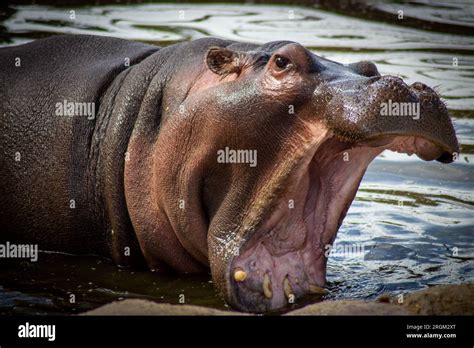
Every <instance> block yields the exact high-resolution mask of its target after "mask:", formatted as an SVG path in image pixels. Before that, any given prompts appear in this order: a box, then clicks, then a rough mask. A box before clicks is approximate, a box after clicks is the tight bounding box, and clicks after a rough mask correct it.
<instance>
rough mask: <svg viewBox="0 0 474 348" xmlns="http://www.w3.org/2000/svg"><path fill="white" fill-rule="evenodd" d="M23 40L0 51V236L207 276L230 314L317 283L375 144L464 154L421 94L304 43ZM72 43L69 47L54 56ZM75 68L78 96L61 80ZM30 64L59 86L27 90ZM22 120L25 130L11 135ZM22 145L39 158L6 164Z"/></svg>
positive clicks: (426, 154)
mask: <svg viewBox="0 0 474 348" xmlns="http://www.w3.org/2000/svg"><path fill="white" fill-rule="evenodd" d="M91 42H92V43H96V42H98V44H97V45H96V47H95V48H92V49H91V48H89V47H91V46H93V45H91ZM30 45H34V46H31V47H29V46H28V45H24V46H18V47H16V48H15V47H13V48H8V49H1V50H0V60H1V63H2V69H3V70H2V73H1V74H2V83H3V84H4V85H2V92H1V93H2V95H1V100H2V102H1V103H2V104H1V110H0V111H1V115H2V119H1V126H2V127H3V128H2V132H4V133H3V137H2V142H1V150H2V154H3V153H4V154H6V155H7V156H5V158H2V163H1V169H0V174H1V178H0V179H2V185H1V192H0V193H1V196H2V197H5V200H3V201H2V213H1V215H0V222H1V226H2V240H18V241H28V242H37V243H39V247H40V249H43V250H61V251H68V252H75V253H79V252H89V253H92V252H95V253H101V254H105V255H109V256H111V257H112V258H113V259H114V260H115V261H116V262H118V263H121V264H139V263H140V262H142V263H143V262H144V263H146V265H147V266H148V267H149V268H150V269H152V270H154V271H164V270H168V269H173V270H176V271H179V272H206V271H207V270H208V269H209V268H210V270H211V272H212V277H213V280H214V282H215V284H216V286H217V287H218V288H219V290H220V291H221V292H222V293H223V295H224V297H225V299H226V301H227V302H228V303H229V304H230V305H232V306H233V307H235V308H237V309H240V310H244V311H251V312H265V311H270V310H275V309H280V308H282V307H285V306H286V305H287V303H288V300H289V299H290V298H293V299H294V301H296V302H297V301H298V299H300V298H302V297H303V296H305V295H307V294H309V293H312V292H319V291H320V289H321V288H322V287H324V285H325V273H326V262H327V258H326V257H325V255H324V251H325V250H326V249H325V247H326V246H327V245H330V244H332V243H333V241H334V239H335V238H336V232H337V230H338V228H339V226H340V225H341V223H342V220H343V218H344V216H345V214H346V212H347V209H348V208H349V206H350V204H351V202H352V200H353V198H354V196H355V194H356V192H357V188H358V186H359V183H360V180H361V179H362V177H363V175H364V172H365V170H366V168H367V166H368V165H369V163H370V162H371V161H372V160H373V159H374V158H375V157H376V156H377V155H378V154H380V153H381V152H382V151H383V150H385V149H389V150H393V151H399V152H405V153H408V154H413V153H415V154H417V155H418V156H419V157H420V158H422V159H424V160H439V161H441V162H445V163H449V162H451V161H452V160H453V156H455V154H456V153H457V152H458V144H457V140H456V136H455V132H454V129H453V126H452V123H451V120H450V118H449V115H448V112H447V110H446V107H445V105H444V104H443V102H442V101H441V100H440V99H439V97H438V95H437V94H436V92H434V91H433V90H432V89H431V88H429V87H427V86H425V85H423V84H422V83H415V84H413V85H411V86H408V85H406V84H405V83H404V82H403V81H402V80H401V79H399V78H397V77H393V76H380V74H379V73H378V71H377V68H376V67H375V65H374V64H372V63H370V62H360V63H355V64H351V65H347V66H345V65H341V64H339V63H336V62H332V61H329V60H326V59H324V58H322V57H319V56H317V55H315V54H313V53H311V52H309V51H308V50H307V49H305V48H304V47H302V46H301V45H299V44H297V43H292V42H283V41H278V42H271V43H267V44H265V45H262V46H257V45H251V44H241V43H236V42H230V41H224V40H219V39H213V38H207V39H200V40H196V41H193V42H190V43H183V44H178V45H174V46H170V47H167V48H162V49H158V48H157V47H154V46H147V45H141V44H138V43H130V42H127V41H124V40H117V39H110V38H96V37H88V36H65V37H62V38H54V39H47V40H39V41H37V42H36V43H33V44H30ZM71 45H72V46H73V47H74V46H75V47H76V48H77V52H79V53H78V54H77V55H75V56H67V54H65V53H64V48H63V49H61V47H63V46H68V47H69V48H68V49H69V50H70V46H71ZM104 46H105V48H101V47H104ZM107 47H109V48H107ZM117 47H118V48H117ZM52 48H53V49H52ZM114 49H115V50H114ZM34 50H37V51H39V52H41V50H44V51H45V52H47V53H45V56H47V58H48V59H49V60H48V62H49V65H48V66H47V67H44V68H43V70H42V71H38V68H37V67H35V66H34V65H33V66H29V67H26V68H24V70H23V71H21V72H19V71H8V72H7V71H5V66H7V65H8V64H10V65H11V64H12V59H13V57H15V56H17V55H21V54H23V53H24V54H26V52H27V51H34ZM117 51H127V53H124V54H120V53H118V52H117ZM61 52H62V53H61ZM85 54H88V55H89V56H91V57H92V58H91V59H89V60H91V61H92V62H89V64H88V65H84V64H81V60H82V59H84V57H83V56H82V55H85ZM54 55H62V57H61V59H59V60H58V59H56V60H55V59H51V58H53V57H51V56H54ZM39 56H41V55H39ZM68 57H69V58H68ZM124 57H132V59H131V60H132V63H131V66H130V67H128V66H122V65H120V64H119V63H118V62H121V61H122V60H123V58H124ZM35 59H39V60H43V59H45V58H44V57H43V58H35ZM65 60H66V61H65ZM66 63H67V64H66ZM92 63H93V64H92ZM55 64H57V65H55ZM74 69H76V71H77V70H79V72H80V76H82V78H83V79H84V82H83V85H84V86H86V87H87V88H86V89H85V90H86V91H87V93H86V92H84V91H83V93H82V94H80V93H78V92H77V88H78V87H77V86H78V85H80V81H79V83H78V82H77V81H70V80H68V79H65V78H64V76H68V74H70V73H71V71H74ZM58 70H60V71H58ZM19 74H20V75H19ZM21 74H25V75H21ZM26 74H28V76H31V75H33V76H34V77H35V78H36V79H37V80H40V81H51V80H52V81H55V82H56V83H55V84H51V83H50V82H44V83H43V82H38V84H40V85H41V90H42V91H40V89H39V88H35V85H34V83H35V82H34V81H33V82H30V83H33V86H32V87H30V88H29V89H28V87H27V86H26V85H25V84H26V82H25V76H26ZM47 76H49V79H48V77H47ZM91 81H92V82H91ZM7 85H8V86H10V87H9V88H8V90H7V89H6V86H7ZM73 86H75V87H73ZM45 90H46V93H45ZM25 91H27V92H25ZM22 93H28V98H25V95H24V94H22ZM40 95H43V96H40ZM84 95H86V96H84ZM74 98H75V99H74ZM78 98H79V99H80V98H82V99H80V100H87V101H95V102H97V104H98V105H99V106H98V111H97V115H98V116H97V117H96V119H95V120H94V121H90V120H89V121H87V120H86V119H84V118H81V117H72V118H67V119H64V118H59V119H58V118H56V119H54V120H52V119H51V118H52V116H51V115H52V113H53V110H54V109H53V107H54V106H53V105H54V103H55V102H57V101H58V99H59V101H61V100H62V99H71V100H77V99H78ZM388 100H391V101H392V102H395V103H397V102H412V103H419V106H420V117H419V118H418V119H415V118H414V117H409V116H382V115H381V112H380V109H381V103H385V102H387V101H388ZM18 104H20V105H22V110H21V112H19V111H18V107H16V106H15V105H18ZM33 112H36V113H35V116H32V115H33ZM34 117H36V118H34ZM38 118H39V119H40V121H38V122H33V126H31V125H30V126H28V124H29V123H28V120H30V123H31V120H32V119H35V120H38ZM41 124H46V126H45V127H44V129H45V130H44V131H40V129H43V128H41V127H42V126H41ZM25 127H26V128H27V127H30V128H29V129H31V130H32V131H31V132H23V133H22V135H20V132H19V130H21V129H22V128H25ZM78 131H80V132H79V134H80V136H77V132H78ZM53 136H54V137H53ZM84 139H88V140H84ZM32 143H34V144H39V145H41V144H43V145H44V144H47V146H46V147H47V148H48V147H49V150H48V149H47V148H44V146H43V147H41V146H36V147H34V149H33V148H32V147H31V145H30V144H32ZM17 148H21V149H22V152H23V153H25V154H31V155H30V156H29V157H30V158H31V157H34V158H33V160H32V161H31V162H29V163H28V165H25V164H19V163H18V162H16V163H15V162H14V161H13V159H12V158H13V154H14V153H15V151H16V149H17ZM225 148H229V149H233V150H256V153H257V159H258V161H257V162H256V165H255V166H250V165H249V163H220V162H219V161H218V160H217V158H218V152H219V151H220V150H223V149H225ZM47 151H49V152H47ZM51 152H52V154H53V157H54V160H55V161H53V160H51ZM48 154H49V155H48ZM27 158H28V156H27ZM45 158H46V159H45ZM28 160H30V159H28ZM58 162H59V163H60V165H57V163H58ZM20 163H21V162H20ZM55 163H56V165H55ZM73 174H74V175H73ZM25 181H26V183H25ZM19 182H22V183H23V185H22V184H19ZM54 183H56V186H54ZM71 183H73V184H71ZM47 187H51V192H48V191H47ZM53 187H54V189H53ZM51 195H52V196H54V198H53V199H49V198H48V197H51ZM78 195H79V197H80V202H79V204H78V206H77V207H76V208H75V210H74V211H73V212H71V210H70V209H69V206H68V202H69V199H70V197H76V196H78ZM38 202H39V203H40V204H39V203H38ZM39 207H40V208H39ZM3 231H5V232H3ZM126 248H129V249H127V250H130V254H127V253H124V250H125V249H126Z"/></svg>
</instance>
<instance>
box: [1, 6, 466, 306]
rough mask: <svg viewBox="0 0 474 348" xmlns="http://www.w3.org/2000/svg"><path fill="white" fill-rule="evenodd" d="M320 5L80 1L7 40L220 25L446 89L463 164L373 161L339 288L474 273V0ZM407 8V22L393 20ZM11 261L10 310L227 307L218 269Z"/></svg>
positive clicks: (28, 21)
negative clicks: (122, 302) (143, 301)
mask: <svg viewBox="0 0 474 348" xmlns="http://www.w3.org/2000/svg"><path fill="white" fill-rule="evenodd" d="M322 3H323V8H324V10H322V9H321V8H316V7H303V6H275V5H273V6H270V5H249V4H238V5H236V4H234V5H221V4H219V5H217V4H214V5H196V4H181V5H169V4H144V5H113V6H81V7H78V8H75V9H74V10H75V13H74V14H75V19H71V18H70V15H71V13H70V10H71V8H65V7H55V6H37V5H34V6H10V9H11V10H12V12H13V13H12V15H11V16H10V17H8V18H7V19H5V20H4V22H3V26H4V27H5V28H6V34H5V35H4V36H5V38H4V40H3V42H0V44H1V45H11V44H18V43H23V42H27V41H30V40H32V39H34V38H40V37H45V36H49V35H52V34H60V33H81V34H95V35H109V36H116V37H121V38H126V39H131V40H139V41H143V42H147V43H154V44H158V45H170V44H173V43H176V42H180V41H185V40H192V39H196V38H200V37H204V36H208V35H213V36H218V37H221V38H226V39H232V40H239V41H248V42H255V43H263V42H266V41H272V40H293V41H298V42H300V43H302V44H304V45H305V46H307V47H309V48H310V49H311V50H313V51H314V52H315V53H317V54H319V55H322V56H325V57H327V58H329V59H333V60H336V61H340V62H342V63H349V62H354V61H358V60H373V61H375V62H376V63H377V65H378V67H379V70H380V72H381V73H382V74H392V75H397V76H401V77H402V78H404V79H406V80H407V81H408V82H409V83H412V82H415V81H421V82H423V83H426V84H428V85H430V86H436V88H437V90H438V91H439V92H440V93H441V95H442V96H443V98H444V99H445V100H446V102H447V103H448V107H449V109H450V111H451V113H452V115H453V117H454V122H455V127H456V130H457V134H458V137H459V141H460V143H461V150H462V153H461V154H460V158H459V160H458V161H457V162H456V163H455V164H451V165H441V164H439V163H433V162H431V163H427V162H422V161H421V160H419V159H418V158H413V157H408V156H406V155H400V154H396V153H391V152H385V153H384V154H382V155H381V156H380V157H379V158H377V159H376V160H375V161H374V162H373V163H372V164H371V166H370V167H369V169H368V171H367V174H366V176H365V178H364V180H363V182H362V184H361V188H360V190H359V192H358V194H357V196H356V199H355V201H354V203H353V205H352V207H351V208H350V210H349V212H348V215H347V217H346V219H345V222H344V224H343V225H342V227H341V229H340V231H339V235H338V239H337V242H338V243H340V244H341V245H361V246H363V254H362V256H361V255H353V256H347V255H346V256H345V257H341V256H337V255H335V256H331V258H330V260H329V264H328V281H329V288H330V290H331V293H330V295H328V298H362V299H363V298H374V297H377V296H378V295H380V294H382V293H384V292H388V293H392V294H398V293H405V292H410V291H413V290H416V289H421V288H424V287H427V286H431V285H436V284H446V283H460V282H464V281H474V270H473V268H474V263H473V261H472V260H473V258H474V235H473V209H474V207H473V205H474V199H473V186H472V184H473V182H474V169H473V165H472V163H473V161H474V157H473V153H474V19H473V18H474V16H473V13H474V5H472V4H463V3H459V2H457V3H454V4H453V3H447V2H445V3H441V2H440V3H437V4H432V5H426V4H424V2H423V3H422V2H417V1H411V2H409V3H401V4H400V3H385V4H382V5H376V6H373V7H371V8H370V9H369V10H370V11H369V10H367V8H365V10H364V11H362V9H359V10H360V11H358V8H354V9H353V10H352V12H350V13H348V12H347V9H341V8H339V7H338V5H337V4H336V5H334V7H331V6H332V5H330V4H326V2H325V1H322ZM332 10H334V11H332ZM336 10H337V11H336ZM399 10H402V11H403V13H404V18H405V19H404V20H405V22H404V20H398V19H394V18H396V16H397V14H398V11H399ZM336 12H337V13H336ZM344 13H345V14H344ZM394 16H395V17H394ZM361 17H365V18H366V19H363V18H361ZM367 18H370V20H368V19H367ZM382 21H388V22H390V24H384V23H383V22H382ZM405 24H406V25H405ZM423 28H430V29H431V30H430V31H426V30H423ZM453 33H457V34H453ZM2 263H3V261H2ZM4 266H5V267H2V272H0V285H1V287H0V313H42V314H46V313H50V314H51V313H74V312H81V311H83V310H86V309H90V308H94V307H97V306H98V305H100V304H103V303H106V302H109V301H112V300H115V299H122V298H126V297H140V298H149V299H153V300H155V301H158V302H166V303H179V302H178V301H179V296H180V295H181V294H184V295H185V299H186V303H188V304H199V305H206V306H211V307H215V308H221V309H225V308H226V307H225V305H224V303H223V301H222V299H221V298H219V297H218V296H217V294H216V292H215V289H214V287H213V284H212V282H211V281H210V277H209V276H200V277H189V276H178V277H176V276H166V277H165V276H157V275H155V274H153V273H151V272H147V271H145V270H128V269H120V268H117V267H116V266H114V265H112V264H110V263H109V262H107V261H105V260H102V259H99V258H96V257H76V256H66V255H61V254H42V255H40V261H39V262H38V263H37V264H29V263H24V262H23V263H20V262H14V261H9V263H8V265H5V264H4ZM71 294H74V295H75V300H76V303H75V304H71V303H70V296H71Z"/></svg>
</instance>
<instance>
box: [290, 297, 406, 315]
mask: <svg viewBox="0 0 474 348" xmlns="http://www.w3.org/2000/svg"><path fill="white" fill-rule="evenodd" d="M411 314H412V313H411V312H410V311H408V310H406V309H405V308H403V307H402V306H398V305H395V304H391V303H382V302H369V301H357V300H337V301H324V302H320V303H315V304H312V305H308V306H306V307H303V308H299V309H295V310H294V311H291V312H288V313H286V314H285V315H411Z"/></svg>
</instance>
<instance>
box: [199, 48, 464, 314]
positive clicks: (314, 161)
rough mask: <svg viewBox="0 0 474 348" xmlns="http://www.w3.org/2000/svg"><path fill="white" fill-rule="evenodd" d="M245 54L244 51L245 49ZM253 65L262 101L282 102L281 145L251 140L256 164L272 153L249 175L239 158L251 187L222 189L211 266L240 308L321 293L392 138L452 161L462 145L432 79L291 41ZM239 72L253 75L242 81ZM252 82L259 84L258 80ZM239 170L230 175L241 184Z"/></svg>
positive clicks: (277, 127)
mask: <svg viewBox="0 0 474 348" xmlns="http://www.w3.org/2000/svg"><path fill="white" fill-rule="evenodd" d="M213 54H216V52H213ZM230 56H231V55H230V54H229V52H228V51H227V50H226V57H230ZM236 56H239V57H240V59H242V57H243V58H244V59H245V55H243V54H242V53H239V54H236ZM279 57H282V58H281V59H280V60H283V61H284V62H285V63H286V64H288V65H290V68H288V70H283V73H282V72H281V71H279V72H278V74H273V75H272V72H271V64H276V62H277V61H276V59H279ZM221 58H222V57H221ZM214 62H215V61H214ZM227 63H228V62H227ZM283 65H284V64H283ZM213 68H215V67H214V66H213ZM235 71H238V69H237V68H235ZM252 73H253V74H255V75H256V77H255V78H258V79H260V81H261V83H260V85H259V88H262V89H264V90H263V91H260V93H261V95H260V96H259V97H258V98H263V99H265V98H271V99H272V103H268V104H267V105H266V108H265V109H263V110H262V109H260V110H259V111H260V113H261V114H268V113H273V117H274V122H275V124H272V125H271V126H270V127H273V131H274V133H273V144H269V145H267V146H265V147H263V148H264V149H265V150H261V147H258V146H257V145H256V146H255V147H254V148H258V159H259V163H260V162H263V161H264V160H265V159H267V157H268V158H269V159H270V160H271V161H272V163H271V165H269V166H267V165H266V164H265V163H263V164H262V167H261V168H260V170H259V171H254V172H253V173H251V174H248V173H247V174H246V173H244V172H243V171H240V172H239V170H238V169H234V170H236V172H235V173H237V172H239V173H240V175H242V176H246V178H247V179H246V185H247V186H242V187H239V188H238V189H237V192H238V193H236V194H235V191H234V190H232V188H227V190H228V194H227V197H232V199H234V200H239V202H238V203H235V202H232V201H226V199H225V198H224V199H223V201H222V203H221V205H220V206H219V209H217V211H212V212H211V213H210V217H211V221H210V227H209V234H208V243H209V258H210V261H211V270H212V273H213V277H214V280H215V282H216V284H217V285H218V286H219V287H220V289H221V290H222V291H223V293H224V295H225V297H226V299H227V301H228V302H229V303H230V304H231V305H232V306H233V307H235V308H237V309H240V310H244V311H251V312H265V311H270V310H275V309H280V308H282V307H284V306H286V305H287V304H288V303H296V302H297V301H298V299H301V298H302V297H303V296H306V295H308V294H311V293H318V294H321V293H322V292H323V289H322V288H323V287H324V285H325V276H326V262H327V251H328V246H330V245H331V244H332V243H333V242H334V239H335V237H336V232H337V230H338V228H339V226H340V225H341V223H342V220H343V218H344V216H345V214H346V212H347V210H348V208H349V206H350V204H351V202H352V200H353V199H354V196H355V194H356V192H357V188H358V186H359V183H360V181H361V179H362V177H363V175H364V173H365V170H366V168H367V166H368V165H369V164H370V162H371V161H372V160H373V159H374V158H375V157H376V156H377V155H378V154H380V153H381V152H382V151H383V150H385V149H389V150H392V151H398V152H403V153H408V154H410V155H411V154H413V153H415V154H417V155H418V156H419V157H420V158H422V159H424V160H434V159H438V160H439V161H441V162H451V161H452V160H453V156H454V154H455V153H456V152H457V151H458V144H457V140H456V136H455V133H454V130H453V127H452V124H451V120H450V118H449V116H448V113H447V111H446V108H445V106H444V104H443V103H442V102H441V101H440V99H439V97H438V96H437V94H436V93H435V92H434V91H433V90H431V89H430V88H428V87H427V86H425V85H422V84H421V83H416V84H414V85H412V86H407V85H406V84H405V83H404V82H403V81H402V80H401V79H399V78H396V77H391V76H383V77H382V76H380V75H379V73H378V72H377V69H376V68H375V66H374V65H373V64H372V63H358V64H353V65H350V66H342V65H340V64H338V63H335V62H331V61H328V60H325V59H322V58H320V57H317V56H315V55H313V54H311V53H310V52H308V51H307V50H306V49H304V48H303V47H302V46H300V45H296V44H287V45H285V46H283V47H281V48H280V49H279V50H277V51H276V52H272V54H270V55H269V57H268V58H267V59H266V68H263V69H260V70H258V69H255V71H253V72H252ZM226 74H227V71H226ZM237 75H238V72H237ZM226 76H227V75H226ZM239 78H241V79H242V80H245V75H244V76H238V77H236V80H234V81H233V83H236V81H238V80H239ZM249 89H252V90H253V93H255V89H256V88H255V87H253V88H251V87H250V88H249ZM265 89H267V90H265ZM308 90H312V93H311V94H308ZM235 93H242V92H240V91H239V92H235ZM262 95H263V97H262ZM273 96H275V97H274V98H273ZM239 97H240V96H235V99H234V100H233V102H237V100H238V99H239ZM255 99H257V97H255ZM249 103H251V101H248V100H247V104H249ZM261 103H262V101H260V100H259V102H258V103H256V104H255V105H261ZM385 103H387V105H386V106H385ZM403 103H412V104H409V106H410V107H411V106H413V109H412V111H413V113H412V114H401V113H400V110H398V111H396V110H395V109H394V108H395V107H394V105H398V107H400V106H401V107H406V105H405V104H403ZM274 104H279V105H280V106H282V107H281V108H280V109H277V108H275V106H274ZM288 105H294V106H295V108H296V110H297V111H296V112H295V115H291V114H290V115H289V114H288V113H286V114H285V115H284V116H282V113H285V111H286V110H287V109H288ZM384 107H386V108H389V109H388V110H386V111H382V110H383V108H384ZM417 107H418V108H419V109H416V108H417ZM394 110H395V111H394ZM245 111H246V112H248V113H252V111H251V109H250V108H246V109H245ZM405 111H406V110H405ZM385 112H386V114H385ZM394 112H398V114H396V113H395V114H394ZM237 114H239V112H237ZM252 115H253V117H261V118H262V119H264V118H265V117H264V116H262V115H260V116H259V115H258V113H257V114H252ZM282 117H286V118H290V119H292V121H287V120H285V119H284V118H282ZM278 122H279V124H278ZM255 127H265V124H264V123H263V122H261V123H260V124H256V125H255ZM242 137H249V136H248V135H246V134H242ZM258 141H259V143H262V142H264V141H265V139H258ZM229 146H230V145H229ZM228 166H232V165H228ZM235 166H236V165H235V164H234V168H235ZM247 170H248V171H251V169H250V168H247ZM231 177H232V175H231ZM232 178H233V179H231V180H230V181H229V182H232V183H233V184H234V185H236V184H238V183H239V180H238V178H237V177H232ZM262 178H263V180H259V179H262ZM249 181H253V182H255V183H257V184H256V185H249ZM239 189H240V190H239ZM211 206H213V205H212V204H211ZM211 210H212V209H211ZM224 231H225V232H224Z"/></svg>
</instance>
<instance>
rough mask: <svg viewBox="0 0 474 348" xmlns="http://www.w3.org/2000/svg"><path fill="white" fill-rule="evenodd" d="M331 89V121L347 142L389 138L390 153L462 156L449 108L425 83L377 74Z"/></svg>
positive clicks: (443, 158)
mask: <svg viewBox="0 0 474 348" xmlns="http://www.w3.org/2000/svg"><path fill="white" fill-rule="evenodd" d="M328 86H330V87H329V88H330V91H328V93H330V94H331V99H330V101H329V103H328V106H327V108H326V115H325V120H326V122H327V124H328V125H329V127H330V128H331V129H332V130H333V131H334V133H335V134H336V135H338V136H340V137H341V138H342V139H345V140H348V141H358V142H362V143H363V144H366V145H372V146H373V145H376V144H377V143H379V144H381V143H382V142H383V139H385V140H386V141H385V145H388V144H389V143H391V145H389V146H388V147H387V149H390V150H393V151H398V152H404V153H407V154H409V155H411V154H413V153H416V154H417V155H418V156H419V157H420V158H422V159H424V160H428V161H430V160H439V161H440V162H443V163H449V162H452V161H453V158H455V157H456V155H457V153H458V152H459V146H458V142H457V138H456V134H455V131H454V128H453V125H452V122H451V119H450V117H449V113H448V110H447V108H446V105H445V104H444V102H443V101H442V100H441V99H440V97H439V95H438V94H437V93H436V91H434V90H433V89H432V88H430V87H428V86H426V85H425V84H423V83H421V82H415V83H413V84H412V85H407V84H406V83H405V82H404V81H403V80H402V79H401V78H399V77H395V76H382V77H380V76H373V77H369V78H367V79H362V80H359V81H356V82H355V83H354V82H352V83H347V82H346V81H344V82H342V83H338V82H337V81H336V82H335V83H331V84H329V85H328Z"/></svg>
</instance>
